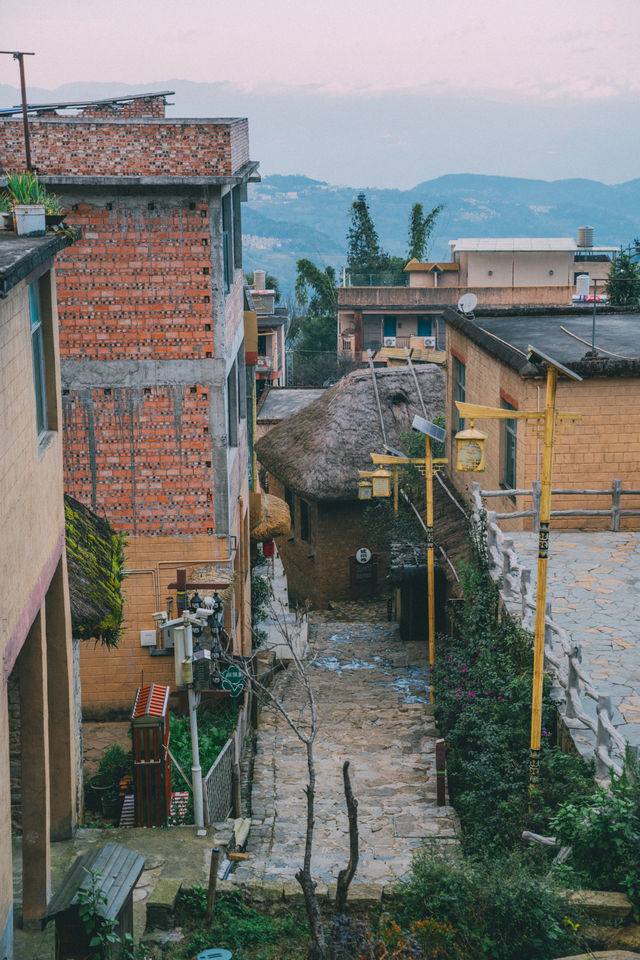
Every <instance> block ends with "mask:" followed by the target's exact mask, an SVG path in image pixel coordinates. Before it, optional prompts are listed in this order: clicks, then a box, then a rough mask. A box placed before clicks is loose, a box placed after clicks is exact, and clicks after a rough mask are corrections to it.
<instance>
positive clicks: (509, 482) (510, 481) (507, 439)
mask: <svg viewBox="0 0 640 960" xmlns="http://www.w3.org/2000/svg"><path fill="white" fill-rule="evenodd" d="M502 407H503V409H505V410H515V407H514V406H512V405H511V404H510V403H507V401H506V400H503V401H502ZM517 442H518V421H517V420H503V421H502V486H503V487H504V488H505V489H507V490H515V488H516V486H517V484H516V466H517V459H516V458H517Z"/></svg>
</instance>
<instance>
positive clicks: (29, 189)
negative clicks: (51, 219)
mask: <svg viewBox="0 0 640 960" xmlns="http://www.w3.org/2000/svg"><path fill="white" fill-rule="evenodd" d="M46 193H47V191H46V189H45V187H44V186H43V184H41V183H40V182H39V181H38V176H37V174H35V173H31V172H30V171H25V172H24V173H12V174H10V175H9V176H8V178H7V184H6V189H5V192H4V196H5V198H6V199H7V200H8V201H9V203H10V205H11V208H12V211H13V222H14V227H15V231H16V233H17V234H18V236H22V237H42V236H44V233H45V229H46V221H45V197H46Z"/></svg>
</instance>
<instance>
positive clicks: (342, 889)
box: [335, 760, 359, 916]
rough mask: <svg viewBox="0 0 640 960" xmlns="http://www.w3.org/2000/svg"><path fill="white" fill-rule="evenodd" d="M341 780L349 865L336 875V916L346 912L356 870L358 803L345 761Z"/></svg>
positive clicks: (357, 855)
mask: <svg viewBox="0 0 640 960" xmlns="http://www.w3.org/2000/svg"><path fill="white" fill-rule="evenodd" d="M342 778H343V780H344V797H345V800H346V801H347V815H348V817H349V863H348V864H347V866H346V868H345V869H344V870H341V871H340V873H339V874H338V889H337V891H336V909H335V914H336V916H340V915H341V914H343V913H346V912H347V894H348V893H349V886H350V884H351V881H352V880H353V878H354V875H355V872H356V870H357V868H358V857H359V850H358V846H359V843H358V840H359V837H358V801H357V800H356V798H355V797H354V795H353V790H352V789H351V777H350V776H349V761H348V760H345V762H344V765H343V767H342Z"/></svg>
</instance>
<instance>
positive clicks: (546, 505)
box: [529, 364, 558, 793]
mask: <svg viewBox="0 0 640 960" xmlns="http://www.w3.org/2000/svg"><path fill="white" fill-rule="evenodd" d="M557 383H558V371H557V370H556V368H555V367H554V366H552V365H551V364H549V365H548V366H547V395H546V403H545V413H544V434H543V448H542V483H541V485H540V530H539V533H538V584H537V591H536V593H537V596H536V628H535V637H534V646H533V691H532V695H531V754H530V760H529V790H530V792H531V793H533V791H534V790H535V789H536V788H537V786H538V780H539V776H540V739H541V735H542V685H543V677H544V629H545V615H546V609H547V563H548V556H549V522H550V519H551V472H552V467H553V441H554V436H555V426H556V386H557Z"/></svg>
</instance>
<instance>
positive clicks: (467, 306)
mask: <svg viewBox="0 0 640 960" xmlns="http://www.w3.org/2000/svg"><path fill="white" fill-rule="evenodd" d="M477 306H478V298H477V297H476V295H475V293H465V294H463V296H461V297H460V299H459V300H458V310H459V311H460V313H473V311H474V310H475V308H476V307H477Z"/></svg>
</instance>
